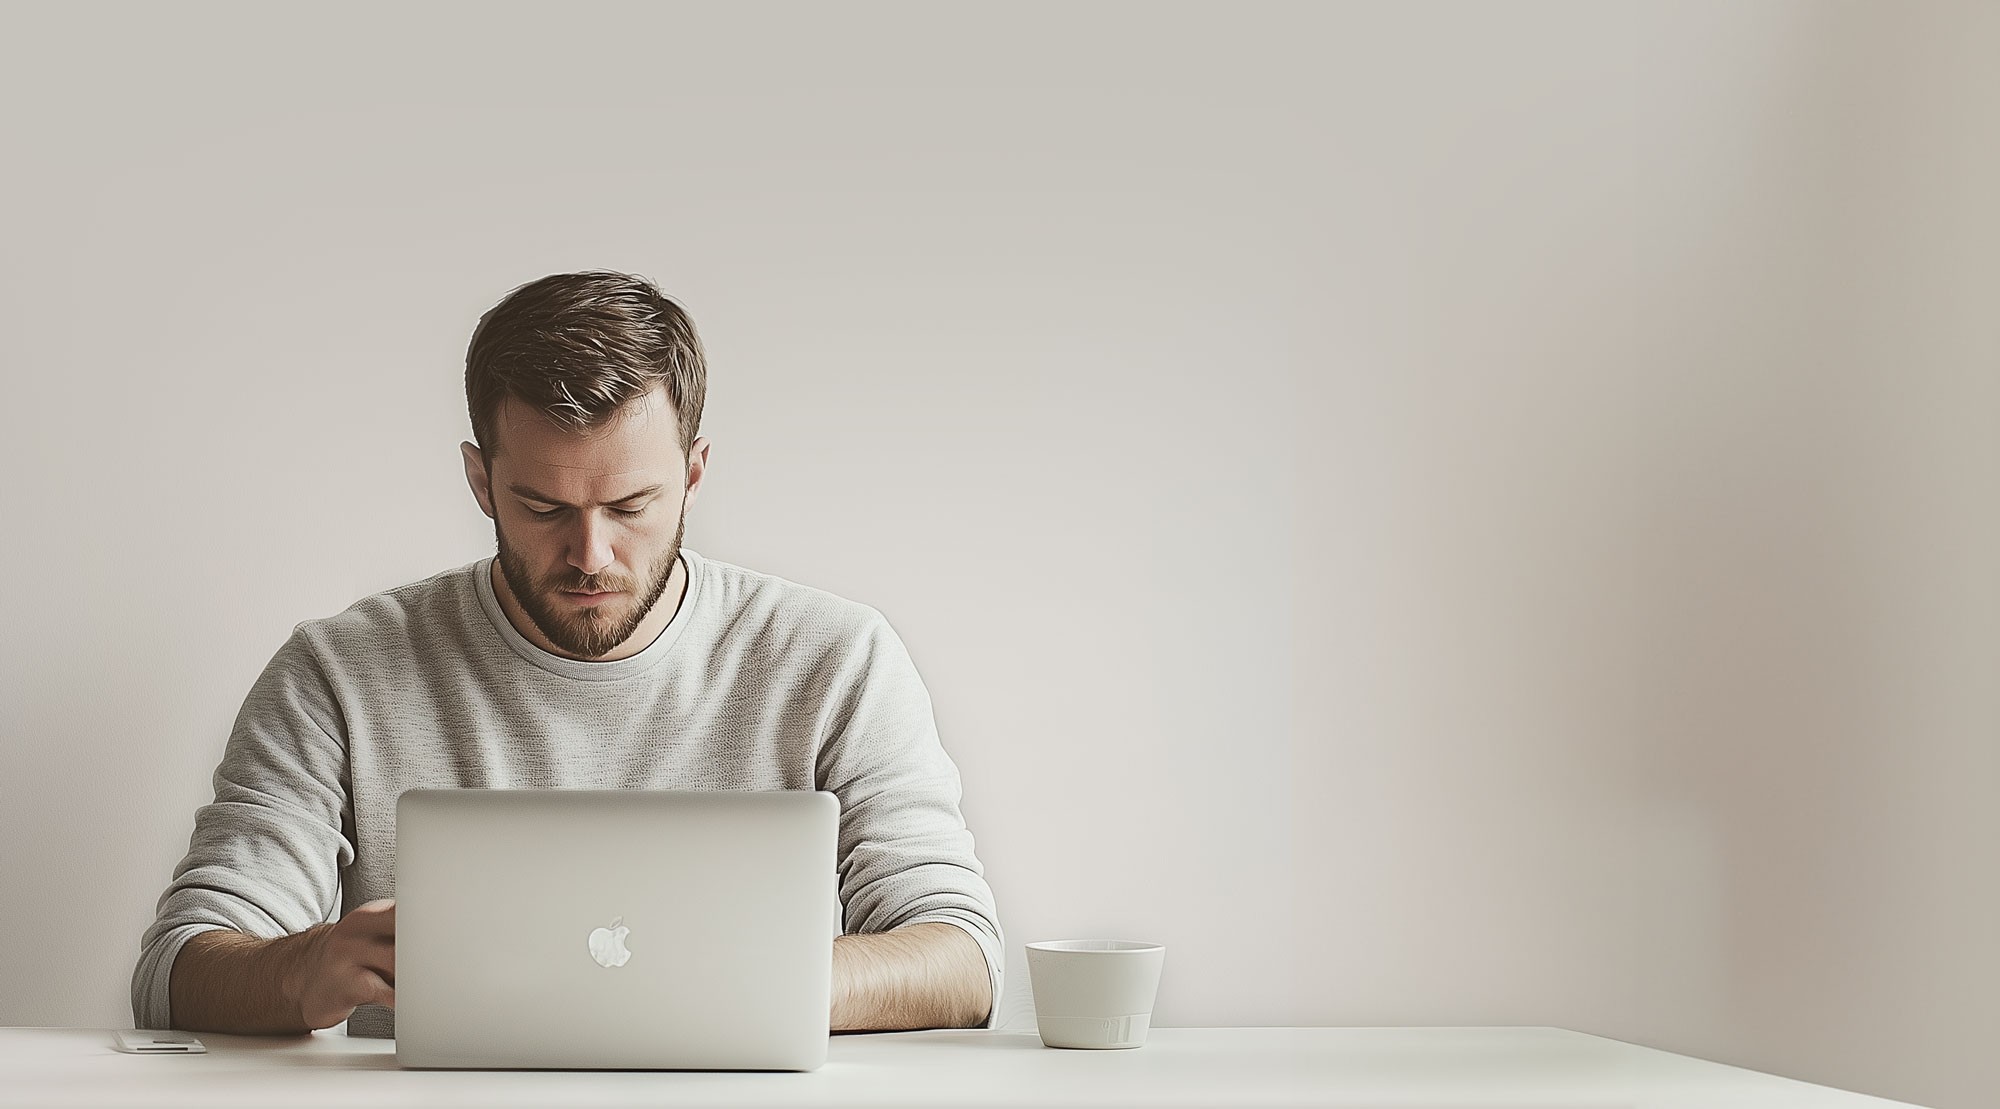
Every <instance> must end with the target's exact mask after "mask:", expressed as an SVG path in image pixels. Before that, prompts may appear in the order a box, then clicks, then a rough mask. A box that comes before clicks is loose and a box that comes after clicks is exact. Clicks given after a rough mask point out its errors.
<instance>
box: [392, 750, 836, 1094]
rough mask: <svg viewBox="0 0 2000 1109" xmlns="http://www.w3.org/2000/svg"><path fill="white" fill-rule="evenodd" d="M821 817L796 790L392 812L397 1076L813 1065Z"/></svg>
mask: <svg viewBox="0 0 2000 1109" xmlns="http://www.w3.org/2000/svg"><path fill="white" fill-rule="evenodd" d="M839 813H840V803H839V799H838V798H836V797H835V796H834V795H833V794H831V793H827V792H812V791H804V790H783V791H703V792H681V791H663V790H551V789H537V790H486V789H443V790H433V789H420V790H410V791H407V792H405V793H403V794H402V795H401V797H399V798H398V800H397V805H396V841H397V848H396V892H395V896H396V1056H397V1061H398V1062H399V1063H401V1064H402V1065H403V1066H406V1067H507V1068H513V1067H524V1068H624V1069H702V1070H812V1069H814V1068H815V1067H818V1066H820V1065H821V1064H822V1063H824V1062H825V1061H826V1050H827V1036H828V1010H829V1006H830V987H831V976H832V966H833V945H832V937H833V936H834V935H836V934H838V932H839V930H840V927H839V921H838V916H837V912H838V905H839V901H838V895H837V892H836V878H835V869H834V868H835V857H834V840H835V835H836V830H837V827H838V824H839Z"/></svg>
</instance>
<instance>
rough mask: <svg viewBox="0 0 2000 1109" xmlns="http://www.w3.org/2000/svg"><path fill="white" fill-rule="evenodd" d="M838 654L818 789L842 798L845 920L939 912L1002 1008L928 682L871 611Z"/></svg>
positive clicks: (997, 945)
mask: <svg viewBox="0 0 2000 1109" xmlns="http://www.w3.org/2000/svg"><path fill="white" fill-rule="evenodd" d="M870 611H871V612H872V613H873V616H874V619H873V620H871V621H870V622H869V623H868V625H867V627H866V630H865V631H864V633H863V639H862V642H861V643H860V645H859V648H858V649H857V650H856V651H855V652H854V653H853V654H852V655H851V656H850V657H849V658H848V659H847V660H846V661H845V663H844V665H843V668H842V670H841V672H840V673H839V675H838V676H837V677H836V679H835V683H836V689H835V692H834V695H833V696H832V697H830V698H829V699H828V702H827V703H828V706H829V711H828V713H827V719H826V721H825V724H824V731H823V736H822V740H821V744H820V749H819V761H818V766H817V770H816V775H817V778H818V788H820V789H826V790H831V791H832V792H833V793H834V794H835V795H837V796H838V797H839V798H840V836H839V861H838V865H839V873H840V899H841V903H842V905H843V906H844V912H843V916H844V923H843V926H844V928H845V930H846V931H848V932H849V933H856V932H884V931H888V930H889V929H892V928H899V927H902V926H903V925H906V924H921V923H927V922H932V921H942V922H945V923H949V924H953V925H956V926H958V927H960V928H963V929H965V931H966V932H968V933H970V934H971V936H972V938H973V939H974V940H976V941H977V942H978V943H979V948H980V950H981V951H982V952H983V953H984V954H985V956H986V966H987V974H988V979H989V981H990V983H991V985H992V988H993V994H992V997H993V1007H992V1009H991V1010H990V1011H989V1012H988V1013H987V1016H986V1020H985V1023H984V1027H988V1028H991V1027H994V1026H995V1023H996V1021H997V1020H998V1017H999V1012H1000V996H1001V983H1002V975H1003V971H1004V955H1003V952H1004V950H1005V947H1004V942H1003V938H1002V933H1001V930H1000V921H999V914H998V912H997V910H996V909H995V907H994V902H993V891H992V889H991V888H990V887H989V886H988V885H987V883H986V879H985V877H984V874H985V871H984V869H983V868H982V866H981V865H980V862H979V859H978V857H977V856H976V855H975V854H974V853H973V840H972V833H971V832H970V831H969V830H968V829H967V828H966V825H965V818H964V816H963V815H962V814H961V812H960V809H959V803H960V800H961V798H962V796H963V791H962V788H961V783H960V778H959V773H958V767H957V765H956V764H954V763H953V762H952V760H951V757H950V756H949V755H947V754H946V753H945V750H944V747H943V745H942V744H941V742H940V741H939V739H938V733H937V724H936V720H935V716H934V713H933V709H932V704H931V698H930V692H929V691H928V690H927V689H926V688H925V687H924V683H923V680H922V679H921V678H920V677H919V676H918V674H917V669H916V665H915V664H914V663H913V662H912V661H911V659H910V655H909V652H908V650H907V649H906V648H905V647H904V645H903V642H902V640H901V639H900V638H898V637H897V635H896V633H895V631H894V630H893V629H892V628H891V627H890V626H889V622H888V621H887V620H886V619H884V618H883V617H882V616H881V614H880V613H879V612H874V611H873V610H870Z"/></svg>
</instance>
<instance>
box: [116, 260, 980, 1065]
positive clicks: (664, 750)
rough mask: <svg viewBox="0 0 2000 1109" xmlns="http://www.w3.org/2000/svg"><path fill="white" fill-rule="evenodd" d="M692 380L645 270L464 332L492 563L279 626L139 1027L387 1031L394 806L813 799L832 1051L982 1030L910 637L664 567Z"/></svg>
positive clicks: (697, 480) (963, 886) (672, 321)
mask: <svg viewBox="0 0 2000 1109" xmlns="http://www.w3.org/2000/svg"><path fill="white" fill-rule="evenodd" d="M706 376H707V373H706V368H705V363H704V359H703V356H702V351H701V346H700V341H699V339H698V338H697V336H696V334H695V331H694V327H693V324H692V322H691V321H690V320H689V319H688V318H687V316H686V315H685V314H684V313H683V312H682V311H681V310H680V308H679V307H678V306H676V305H675V304H674V303H673V302H671V301H669V300H667V299H666V298H665V297H664V296H662V295H661V294H660V293H659V291H658V290H657V289H655V288H654V287H653V286H652V285H651V284H650V283H648V282H646V281H645V280H644V279H642V278H637V277H632V276H628V275H624V274H616V273H604V272H590V273H577V274H557V275H552V276H549V277H545V278H543V279H541V280H539V281H535V282H532V283H530V284H528V285H525V286H522V287H521V288H519V289H516V290H514V291H513V292H512V293H510V294H508V296H507V297H506V298H504V299H503V300H502V301H501V302H500V304H498V305H497V306H495V307H494V308H493V309H492V310H491V311H490V312H488V313H487V314H486V315H485V316H484V317H482V319H481V320H480V324H479V326H478V328H477V329H475V331H474V333H473V337H472V342H471V346H470V348H469V349H468V351H467V354H466V370H465V385H466V403H467V408H468V410H469V412H470V414H471V418H472V428H473V440H474V441H473V442H469V443H464V444H461V447H460V449H461V453H462V454H463V456H464V463H465V475H466V480H467V482H468V483H469V484H470V485H471V487H472V493H473V496H474V497H475V498H476V499H477V500H478V502H479V507H480V510H481V511H483V512H485V513H486V515H487V516H489V517H491V518H492V520H493V531H494V536H495V539H496V541H497V548H498V550H497V552H496V554H495V555H494V556H493V557H490V558H485V559H481V560H480V561H478V562H474V563H471V564H469V565H467V566H462V567H459V568H458V569H455V570H448V571H446V572H444V573H441V574H438V575H436V576H433V577H431V578H428V579H426V580H424V581H420V582H416V583H414V584H411V585H406V586H403V587H401V588H398V589H393V590H390V591H388V592H385V593H380V594H376V595H375V596H372V597H368V598H364V599H363V600H361V601H359V602H357V603H355V604H354V605H353V606H352V607H350V608H349V609H347V610H346V611H345V612H342V613H340V614H339V615H336V616H332V617H328V618H325V619H321V620H309V621H306V622H304V623H302V624H299V625H298V626H297V627H296V628H294V629H293V632H292V635H291V637H290V638H289V639H288V640H287V641H286V642H285V644H284V645H283V646H282V647H281V648H279V650H278V652H277V654H276V655H275V656H274V657H273V658H272V660H271V662H270V664H269V665H268V666H267V667H266V668H265V670H264V672H263V674H262V675H261V676H260V677H259V678H258V680H257V681H256V683H255V684H254V685H253V686H252V688H251V690H250V693H249V695H248V697H247V698H246V699H245V701H244V704H243V708H242V710H241V712H240V713H239V714H238V716H237V718H236V721H235V725H234V727H233V728H232V729H231V732H230V736H229V740H228V743H227V745H226V747H225V750H224V753H223V756H222V760H221V763H220V765H219V766H218V767H217V769H216V771H215V777H214V783H215V800H214V802H213V803H212V804H209V805H205V806H203V807H202V808H201V809H199V810H198V811H197V813H196V815H195V827H194V835H193V838H192V840H191V842H190V844H189V850H188V853H187V856H186V858H185V859H183V860H182V862H181V863H180V865H179V866H178V867H177V868H176V869H175V871H174V877H173V881H172V883H171V884H170V885H169V886H168V888H167V891H166V893H165V894H163V895H162V896H161V898H160V902H159V914H158V919H157V920H156V921H155V922H154V923H153V925H152V926H151V927H150V928H148V929H147V931H146V933H145V935H144V937H143V939H142V940H141V954H140V959H139V963H138V966H137V967H136V968H135V970H134V973H133V979H132V1014H133V1019H134V1021H135V1023H136V1024H137V1025H138V1027H141V1028H168V1027H171V1028H180V1029H186V1030H190V1031H217V1032H240V1033H298V1032H304V1031H307V1030H311V1029H317V1028H328V1027H332V1026H333V1025H336V1024H338V1023H340V1022H341V1021H343V1020H346V1021H347V1027H348V1031H349V1033H350V1034H353V1035H364V1036H392V1035H394V1033H395V1024H394V1016H395V1014H394V1005H395V984H396V977H395V919H396V917H395V903H394V901H393V899H392V898H393V892H394V891H393V889H392V883H393V881H394V874H395V866H394V864H395V846H396V830H395V805H396V797H397V795H398V794H399V793H401V792H402V791H403V790H405V789H413V788H420V787H490V788H517V789H518V788H624V789H826V790H831V791H832V792H834V793H835V794H836V795H838V796H839V798H840V801H841V817H840V830H839V837H838V852H839V859H838V865H839V876H840V883H839V885H840V898H841V902H842V906H843V919H844V925H843V931H844V932H846V933H847V934H845V935H842V936H840V937H838V938H836V939H834V940H833V941H832V942H833V954H832V958H833V1007H832V1011H831V1013H830V1014H829V1021H830V1026H831V1027H832V1029H833V1030H835V1031H845V1030H868V1029H880V1030H888V1029H904V1028H936V1027H977V1026H981V1025H985V1026H991V1025H992V1023H993V1021H994V1018H995V1016H996V1014H997V1009H998V1006H997V1005H996V1004H995V1003H996V1002H997V1000H998V998H999V996H1000V982H1001V968H1002V963H1001V951H1002V947H1001V932H1000V927H999V922H998V917H997V916H996V914H995V911H994V906H993V894H992V891H991V889H990V888H989V887H988V886H987V884H986V882H985V880H984V878H983V877H982V874H983V869H982V867H981V865H980V863H979V861H978V859H977V858H976V857H975V856H974V854H973V843H972V836H971V833H970V832H969V831H967V829H966V827H965V822H964V819H963V817H962V816H961V815H960V811H959V799H960V796H961V794H960V782H959V776H958V770H957V767H956V766H955V765H954V764H953V763H952V761H951V759H950V758H949V757H948V756H947V755H946V754H945V752H944V749H943V747H942V746H941V745H940V743H939V740H938V737H937V731H936V725H935V723H934V720H933V716H932V709H931V703H930V698H929V695H928V693H927V692H926V690H925V688H924V686H923V683H922V681H921V679H920V678H919V677H918V675H917V672H916V669H915V667H914V666H913V665H912V663H911V661H910V657H909V654H908V652H907V651H906V650H905V649H904V647H903V644H902V642H901V641H900V640H899V639H898V637H897V635H896V633H895V632H894V631H893V630H891V628H890V626H889V624H888V622H887V621H886V620H885V619H884V618H883V617H882V615H881V613H880V612H878V611H876V610H875V609H873V608H870V607H868V606H866V605H861V604H857V603H854V602H852V601H847V600H843V599H841V598H839V597H836V596H834V595H832V594H829V593H825V592H822V591H820V590H816V589H811V588H808V587H805V586H802V585H797V584H794V583H792V582H789V581H786V580H784V579H781V578H776V577H772V576H769V575H765V574H759V573H755V572H753V571H750V570H746V569H744V568H742V567H738V566H732V565H729V564H727V563H723V562H717V561H713V560H710V559H706V558H703V557H702V556H700V555H699V554H697V553H696V552H694V551H692V550H688V549H686V548H683V547H682V546H681V538H682V535H683V533H684V531H685V525H686V521H687V510H688V508H689V507H690V506H692V505H693V504H694V500H695V496H696V494H697V493H698V492H699V491H700V488H701V482H702V478H703V476H704V475H705V474H706V472H707V467H708V454H709V446H710V444H709V441H708V440H707V439H704V438H697V436H696V432H697V430H698V428H699V426H700V421H701V409H702V398H703V394H704V391H705V383H706ZM522 896H523V897H524V898H526V897H533V896H535V891H533V890H532V889H524V890H523V891H522ZM337 910H338V911H337ZM499 911H505V910H504V909H501V910H499ZM689 954H690V957H697V956H695V955H694V953H689ZM498 972H499V973H505V968H498Z"/></svg>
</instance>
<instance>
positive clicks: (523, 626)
mask: <svg viewBox="0 0 2000 1109" xmlns="http://www.w3.org/2000/svg"><path fill="white" fill-rule="evenodd" d="M488 577H490V578H492V580H493V595H494V596H496V597H498V598H499V599H500V610H501V611H502V612H505V613H506V614H507V622H508V623H510V624H512V625H514V630H515V631H517V632H520V633H521V637H522V638H523V639H526V640H527V641H528V642H530V643H533V644H534V645H535V646H537V647H540V648H541V649H542V650H544V651H547V652H548V653H550V654H552V655H555V656H557V657H559V658H567V659H577V656H575V655H572V654H570V653H569V652H568V651H565V650H563V649H562V648H560V647H557V646H556V645H555V644H553V643H551V642H549V640H548V638H547V637H546V636H544V635H543V634H542V629H540V628H538V627H536V626H535V622H534V620H533V619H531V618H530V617H529V616H528V612H527V610H526V609H524V608H522V607H521V602H520V601H518V600H516V599H515V597H514V591H513V589H511V588H509V587H508V585H507V575H505V574H503V573H501V572H500V559H499V558H498V557H495V558H494V559H493V563H492V566H491V567H490V568H489V569H488ZM686 598H687V566H686V564H685V563H684V562H683V561H682V560H681V559H680V558H679V557H678V556H676V557H675V558H674V565H673V569H672V570H670V571H668V574H667V587H666V589H664V590H662V591H661V593H660V599H659V600H657V601H654V602H653V610H652V611H651V612H649V613H647V614H646V618H645V619H644V620H641V621H640V622H639V626H638V627H636V628H633V629H632V634H631V635H629V636H627V637H626V638H625V642H623V643H620V644H619V645H618V646H616V647H613V648H612V649H611V651H610V652H609V653H608V654H605V655H603V656H601V657H598V658H591V659H577V661H579V662H616V661H618V660H619V659H622V658H631V657H632V656H633V655H636V654H638V653H639V652H640V651H643V650H645V649H646V648H648V647H650V646H652V645H653V641H654V640H656V639H658V638H660V633H661V632H663V631H666V630H667V625H668V624H671V623H673V622H674V616H675V615H676V614H677V613H679V612H680V610H681V602H682V601H683V600H685V599H686Z"/></svg>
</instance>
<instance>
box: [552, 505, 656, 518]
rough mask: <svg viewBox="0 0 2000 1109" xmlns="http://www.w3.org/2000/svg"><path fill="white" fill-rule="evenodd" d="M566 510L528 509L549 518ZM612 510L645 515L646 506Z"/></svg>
mask: <svg viewBox="0 0 2000 1109" xmlns="http://www.w3.org/2000/svg"><path fill="white" fill-rule="evenodd" d="M648 507H650V506H648ZM564 511H566V510H565V509H561V508H551V509H547V510H543V509H539V508H530V509H528V512H529V513H530V514H531V515H535V516H540V517H542V518H544V519H547V518H548V517H551V516H560V515H562V514H563V512H564ZM611 511H612V512H613V513H615V514H617V515H619V516H643V515H645V514H646V509H645V508H643V507H642V508H629V509H628V508H614V509H612V510H611Z"/></svg>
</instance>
